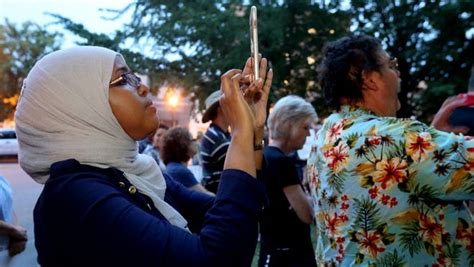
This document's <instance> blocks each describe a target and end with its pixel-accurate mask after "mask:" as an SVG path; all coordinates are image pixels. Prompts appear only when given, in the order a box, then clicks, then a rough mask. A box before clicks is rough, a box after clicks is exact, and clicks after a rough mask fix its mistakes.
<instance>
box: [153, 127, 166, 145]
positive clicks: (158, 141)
mask: <svg viewBox="0 0 474 267" xmlns="http://www.w3.org/2000/svg"><path fill="white" fill-rule="evenodd" d="M165 133H166V129H164V128H159V129H158V130H156V133H155V135H153V146H154V147H156V148H158V149H161V147H162V142H163V136H164V135H165Z"/></svg>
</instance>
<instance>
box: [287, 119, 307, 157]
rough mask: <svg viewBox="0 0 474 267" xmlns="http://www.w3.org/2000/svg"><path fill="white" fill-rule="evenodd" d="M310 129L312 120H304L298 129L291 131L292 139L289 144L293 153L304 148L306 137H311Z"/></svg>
mask: <svg viewBox="0 0 474 267" xmlns="http://www.w3.org/2000/svg"><path fill="white" fill-rule="evenodd" d="M310 129H311V122H310V120H304V121H303V122H301V123H300V124H299V125H297V127H295V128H292V129H291V134H290V138H289V140H288V143H289V144H291V151H295V150H298V149H301V148H303V146H304V143H305V142H306V137H307V136H310V132H309V130H310Z"/></svg>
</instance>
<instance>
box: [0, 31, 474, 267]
mask: <svg viewBox="0 0 474 267" xmlns="http://www.w3.org/2000/svg"><path fill="white" fill-rule="evenodd" d="M322 55H323V57H322V60H321V63H320V65H319V67H318V69H317V75H318V79H319V81H320V85H321V88H322V90H323V93H324V98H325V100H326V103H327V105H328V106H329V107H332V108H333V109H334V110H335V111H334V113H333V114H331V115H330V116H329V117H327V118H325V119H324V120H323V121H322V126H321V127H320V129H319V130H318V131H317V134H316V135H315V137H314V138H313V140H311V142H312V143H313V146H312V148H311V153H310V155H309V158H308V161H307V165H306V166H305V167H304V168H301V162H302V161H301V159H299V158H298V157H297V153H296V151H297V150H299V149H301V148H302V147H303V145H304V144H305V142H306V141H307V137H308V136H310V130H311V129H312V128H314V127H315V124H316V123H318V116H317V113H316V110H317V108H318V107H316V110H315V108H314V107H313V106H312V105H311V104H310V103H309V102H307V101H306V100H305V99H303V98H301V97H299V96H294V95H288V96H285V97H282V98H281V99H279V100H278V101H277V102H276V103H275V104H274V106H273V108H272V111H271V112H270V113H269V114H268V119H267V106H268V99H269V94H270V88H271V85H272V79H273V71H272V69H271V68H270V69H268V66H267V63H268V62H267V59H266V58H261V59H260V61H259V62H254V61H253V60H252V59H251V58H249V59H247V61H246V62H245V64H244V67H243V69H242V70H240V69H230V70H227V71H226V72H225V73H224V74H223V75H222V77H221V85H220V89H219V90H217V91H215V92H213V93H212V94H210V95H209V97H208V98H207V99H206V101H205V107H206V109H205V112H204V116H203V119H202V121H203V122H210V125H209V128H208V129H207V131H206V132H205V133H204V134H203V135H202V138H201V141H200V142H199V143H197V142H196V141H195V140H193V138H192V136H191V133H190V132H189V130H188V129H186V128H183V127H173V128H168V127H166V126H164V125H160V122H159V118H158V116H157V114H156V108H155V107H154V106H153V104H152V102H151V101H150V100H149V98H148V97H147V96H148V94H149V89H148V87H147V86H145V85H144V84H143V83H142V82H141V80H140V78H139V77H138V76H136V75H135V74H134V72H133V71H132V70H130V69H129V67H128V66H127V64H126V62H125V59H124V58H123V57H122V55H120V54H119V53H117V52H115V51H112V50H109V49H107V48H102V47H92V46H79V47H74V48H68V49H63V50H59V51H55V52H52V53H50V54H49V55H47V56H45V57H44V58H42V59H41V60H40V61H38V62H37V63H36V64H35V66H34V67H33V69H32V70H31V71H30V72H29V74H28V76H27V78H26V79H25V82H24V86H23V88H22V93H21V97H20V101H19V103H18V106H17V111H16V129H17V135H18V140H19V144H20V153H19V163H20V165H21V167H22V168H23V170H25V172H26V173H27V174H28V175H29V176H31V177H32V178H33V179H34V180H36V181H37V182H39V183H42V184H44V189H43V191H42V193H41V195H40V197H39V199H38V201H37V203H36V206H35V208H34V224H35V233H34V235H35V246H36V249H37V252H38V263H39V264H40V265H41V266H250V265H251V262H252V260H253V257H254V253H255V249H256V245H257V240H259V241H260V242H259V243H260V252H259V254H258V266H260V267H278V266H282V267H283V266H299V267H305V266H359V265H360V266H472V265H473V264H474V225H473V224H474V223H473V217H472V214H471V211H470V210H469V207H468V204H469V202H470V201H474V179H473V175H474V140H473V139H472V138H470V137H469V136H465V135H464V134H463V133H466V132H467V131H468V130H469V129H467V128H465V127H455V126H453V125H450V123H449V116H450V114H451V113H452V112H453V110H455V109H456V108H458V107H461V106H465V105H466V97H465V96H458V97H456V96H455V97H451V98H449V99H447V100H446V101H445V103H444V104H443V106H442V107H441V108H440V110H439V111H438V113H437V114H436V116H435V117H434V119H433V122H432V124H431V125H430V126H429V125H426V124H424V123H422V122H419V121H416V120H413V119H406V118H396V112H397V111H398V109H399V108H400V102H399V100H398V96H397V95H398V93H399V90H400V73H399V71H398V63H397V59H396V58H392V57H391V56H390V55H389V54H388V53H387V52H386V51H385V50H384V49H383V47H382V45H381V44H380V41H379V40H377V39H376V38H374V37H370V36H366V35H358V36H348V37H344V38H341V39H339V40H337V41H334V42H331V43H328V44H327V45H326V47H325V49H324V51H323V52H322ZM254 68H259V73H260V77H253V76H252V73H253V70H254ZM315 75H316V73H315ZM266 129H268V136H266V134H265V132H266ZM263 140H268V142H264V141H263ZM196 155H197V156H196ZM191 161H193V162H194V164H200V165H201V166H202V171H203V177H202V181H199V180H198V179H197V177H195V176H194V174H193V173H192V172H191V171H190V170H189V169H188V168H187V166H188V164H190V162H191ZM303 162H304V161H303ZM0 182H1V180H0ZM305 185H307V186H305ZM2 202H3V200H2ZM4 221H5V222H4ZM9 221H11V219H8V218H6V217H5V216H3V217H2V218H0V237H2V236H9V237H10V240H9V246H6V247H8V249H9V250H10V254H11V255H14V254H16V253H18V252H21V250H23V249H24V245H25V242H26V232H25V231H24V229H23V228H21V227H19V226H11V225H13V224H7V223H8V222H9ZM4 225H6V226H5V227H4ZM3 229H7V230H8V231H7V230H3ZM312 239H314V240H312ZM2 242H3V239H0V246H2ZM3 244H8V241H6V243H5V242H3ZM313 244H314V247H313Z"/></svg>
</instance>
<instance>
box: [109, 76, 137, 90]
mask: <svg viewBox="0 0 474 267" xmlns="http://www.w3.org/2000/svg"><path fill="white" fill-rule="evenodd" d="M122 81H124V82H125V83H127V84H129V85H130V86H132V87H134V88H135V89H138V88H139V87H140V86H141V85H142V79H141V78H140V77H138V76H137V75H135V73H133V72H125V73H123V74H122V75H120V76H119V77H118V78H116V79H114V80H113V81H111V82H110V83H109V86H117V85H120V84H119V83H120V82H122Z"/></svg>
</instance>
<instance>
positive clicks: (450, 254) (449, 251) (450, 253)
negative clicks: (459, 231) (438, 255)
mask: <svg viewBox="0 0 474 267" xmlns="http://www.w3.org/2000/svg"><path fill="white" fill-rule="evenodd" d="M461 248H462V246H461V245H459V244H456V242H455V241H453V242H451V243H450V244H447V245H446V248H445V255H446V257H447V258H450V259H451V263H452V264H453V265H454V266H459V257H460V256H461Z"/></svg>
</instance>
